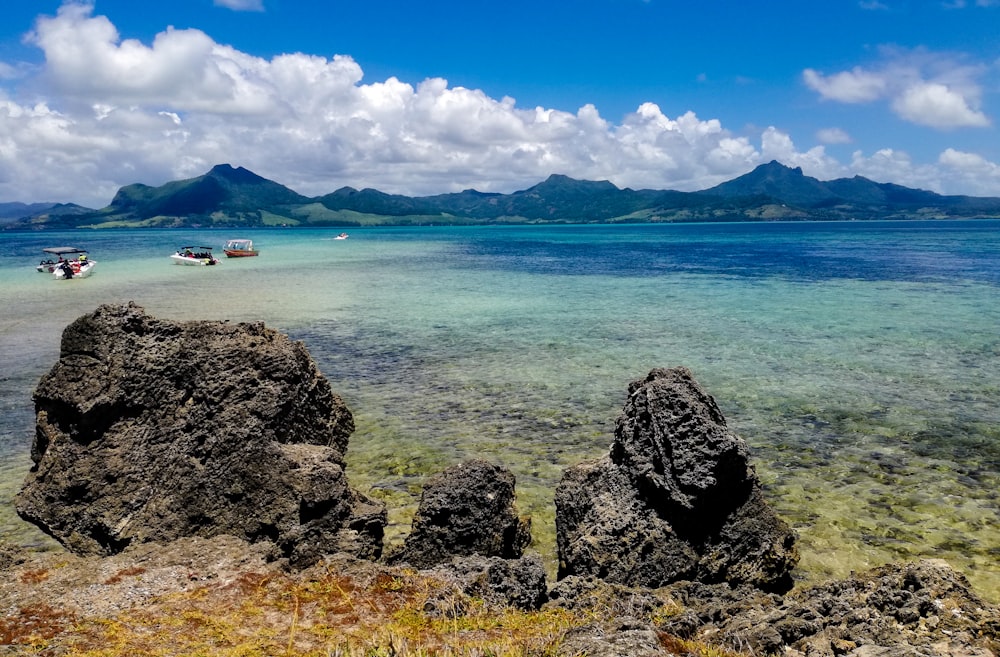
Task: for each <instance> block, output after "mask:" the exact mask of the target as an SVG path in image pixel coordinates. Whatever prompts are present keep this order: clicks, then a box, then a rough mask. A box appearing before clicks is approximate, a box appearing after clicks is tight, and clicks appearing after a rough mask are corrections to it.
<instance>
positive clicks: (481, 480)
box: [390, 459, 531, 568]
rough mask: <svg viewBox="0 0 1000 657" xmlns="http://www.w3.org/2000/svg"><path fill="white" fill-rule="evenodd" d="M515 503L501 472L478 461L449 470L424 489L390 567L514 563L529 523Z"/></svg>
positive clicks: (508, 476)
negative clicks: (470, 560)
mask: <svg viewBox="0 0 1000 657" xmlns="http://www.w3.org/2000/svg"><path fill="white" fill-rule="evenodd" d="M514 502H515V494H514V475H513V474H512V473H511V472H510V471H509V470H507V469H506V468H504V467H501V466H498V465H494V464H492V463H489V462H488V461H484V460H481V459H474V460H471V461H466V462H464V463H459V464H458V465H455V466H452V467H450V468H448V469H447V470H445V471H444V472H442V473H440V474H438V475H436V476H434V477H431V478H430V479H429V480H428V481H427V483H426V484H425V485H424V489H423V492H422V493H421V495H420V505H419V507H418V508H417V512H416V514H415V515H414V517H413V523H412V529H411V531H410V534H409V535H408V536H407V537H406V539H405V540H404V543H403V548H402V550H400V551H399V552H398V553H396V554H395V555H393V556H392V557H391V558H390V561H391V562H393V563H400V562H405V563H409V564H410V565H412V566H414V567H416V568H430V567H432V566H436V565H439V564H443V563H447V562H450V561H451V560H452V558H453V557H461V556H471V555H479V556H483V557H500V558H503V559H518V558H520V557H521V556H522V555H523V553H524V548H525V547H527V545H528V544H529V543H530V542H531V523H530V521H529V520H527V519H522V518H520V517H519V516H518V513H517V508H516V506H515V503H514Z"/></svg>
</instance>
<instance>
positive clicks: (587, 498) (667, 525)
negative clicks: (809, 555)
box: [556, 368, 798, 591]
mask: <svg viewBox="0 0 1000 657" xmlns="http://www.w3.org/2000/svg"><path fill="white" fill-rule="evenodd" d="M556 531H557V536H556V540H557V547H558V551H559V577H560V578H563V577H566V576H569V575H592V576H596V577H598V578H601V579H604V580H606V581H609V582H615V583H619V584H626V585H629V586H647V587H654V588H655V587H658V586H662V585H664V584H667V583H669V582H673V581H679V580H686V579H694V580H699V581H704V582H730V583H733V584H741V583H746V584H751V585H753V586H756V587H759V588H761V589H764V590H776V591H783V590H787V589H788V588H790V587H791V584H792V582H791V575H790V573H791V570H792V568H793V567H794V565H795V564H796V563H797V562H798V553H797V551H796V549H795V545H794V543H795V539H794V535H793V533H792V532H791V530H790V529H789V527H788V526H787V525H786V524H785V523H784V522H783V521H782V520H781V519H779V518H778V517H777V516H776V515H775V514H774V512H773V511H772V510H771V509H770V507H768V505H767V503H766V502H765V501H764V498H763V496H762V494H761V487H760V482H759V480H758V479H757V476H756V473H755V472H754V469H753V467H752V466H751V465H750V463H749V459H748V448H747V445H746V443H745V442H744V441H743V439H741V438H740V437H739V436H737V435H735V434H734V433H732V432H731V431H729V429H728V428H727V427H726V421H725V418H724V417H723V416H722V413H721V411H720V410H719V408H718V406H717V405H716V403H715V400H714V399H712V397H711V396H710V395H708V394H706V393H705V392H704V391H703V390H702V389H701V388H700V387H699V386H698V384H697V382H696V381H695V380H694V378H693V376H692V374H691V372H690V371H688V370H687V369H684V368H676V369H655V370H653V371H651V372H650V373H649V375H648V376H647V377H646V378H645V379H643V380H639V381H634V382H632V383H631V384H630V385H629V388H628V400H627V402H626V403H625V407H624V409H623V410H622V413H621V415H620V416H619V417H618V420H617V424H616V428H615V439H614V443H613V444H612V447H611V453H610V455H609V456H607V457H605V458H603V459H600V460H598V461H592V462H588V463H583V464H580V465H578V466H575V467H572V468H569V469H567V470H566V472H565V473H564V474H563V478H562V481H561V482H560V484H559V487H558V489H557V491H556Z"/></svg>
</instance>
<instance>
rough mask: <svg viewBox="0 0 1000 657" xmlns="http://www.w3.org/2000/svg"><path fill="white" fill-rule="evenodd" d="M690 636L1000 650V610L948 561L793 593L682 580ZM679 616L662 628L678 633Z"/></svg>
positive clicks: (909, 651) (860, 654) (979, 652)
mask: <svg viewBox="0 0 1000 657" xmlns="http://www.w3.org/2000/svg"><path fill="white" fill-rule="evenodd" d="M670 591H671V592H672V593H673V594H674V595H675V596H677V598H678V599H680V600H681V601H682V602H683V604H684V608H685V610H686V611H685V614H684V621H685V625H687V626H690V624H691V620H692V618H694V619H695V624H696V627H695V628H694V629H693V630H691V629H690V628H688V629H689V634H690V635H692V636H694V637H704V638H706V639H708V640H710V641H712V642H713V643H717V644H720V645H721V646H722V647H725V648H728V649H738V650H740V651H744V652H750V653H753V654H781V653H784V654H787V655H799V656H803V655H817V656H818V655H828V656H829V657H834V656H835V655H836V656H841V655H847V656H849V657H870V656H875V655H928V656H934V655H940V656H942V657H945V656H948V657H957V656H959V655H961V656H965V657H974V656H980V657H992V656H993V655H996V654H1000V609H998V608H997V607H996V606H995V605H991V604H989V603H987V602H986V601H984V600H982V599H981V598H980V597H979V596H977V595H976V594H975V593H974V592H973V591H972V588H971V586H970V585H969V582H968V580H967V579H966V578H965V577H964V576H963V575H961V574H960V573H958V572H956V571H955V570H953V569H952V568H951V567H950V566H949V565H948V564H947V563H946V562H944V561H941V560H935V559H927V560H923V561H918V562H914V563H901V564H888V565H885V566H881V567H878V568H875V569H873V570H871V571H868V572H865V573H860V574H854V575H852V576H851V577H848V578H846V579H841V580H834V581H831V582H828V583H826V584H821V585H818V586H813V587H809V588H805V589H801V590H799V589H796V590H795V591H792V592H791V593H789V594H788V595H786V596H785V597H784V598H780V597H777V596H770V597H768V596H763V595H758V596H753V595H748V594H747V591H746V590H742V591H740V590H733V589H731V588H730V587H728V586H726V585H715V586H711V585H702V584H696V583H685V584H677V585H673V586H671V587H670ZM674 625H675V619H668V620H667V621H665V622H663V623H661V625H660V627H659V629H660V630H661V631H664V632H667V633H671V634H673V633H674Z"/></svg>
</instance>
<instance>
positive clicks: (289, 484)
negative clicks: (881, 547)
mask: <svg viewBox="0 0 1000 657" xmlns="http://www.w3.org/2000/svg"><path fill="white" fill-rule="evenodd" d="M34 399H35V406H36V418H37V430H36V438H35V441H34V444H33V446H32V460H33V461H34V463H35V466H34V467H33V468H32V471H31V473H30V474H29V475H28V477H27V479H26V481H25V484H24V487H23V489H22V491H21V493H20V494H19V495H18V496H17V499H16V502H15V504H16V508H17V511H18V513H19V515H21V517H22V518H25V519H26V520H29V521H30V522H33V523H35V524H36V525H38V526H39V527H40V528H41V529H42V530H43V531H45V532H46V533H48V534H49V535H50V536H52V537H53V538H55V539H56V540H57V541H59V543H61V544H62V545H63V547H64V548H65V549H66V552H65V553H62V552H60V553H31V552H25V551H23V550H19V549H17V548H14V547H11V546H4V547H0V570H2V571H4V573H5V577H4V580H5V581H4V583H3V584H2V585H0V614H3V615H2V616H0V634H2V637H0V638H2V639H3V643H4V644H7V645H8V646H9V647H10V649H11V650H13V651H14V653H12V654H17V651H18V650H20V649H22V648H26V647H27V646H30V645H35V646H36V647H39V646H41V647H42V648H43V649H45V650H47V651H49V652H48V654H70V652H71V648H72V647H73V645H74V640H75V639H74V635H75V634H76V633H78V632H77V629H75V628H79V627H81V625H80V623H81V619H91V620H93V619H114V618H119V617H121V616H122V615H127V614H131V613H135V610H138V609H150V608H157V607H158V606H162V604H163V602H162V601H163V600H165V599H171V596H175V598H176V596H187V595H190V596H194V595H199V596H204V595H209V594H210V595H216V596H222V598H225V596H226V595H227V592H229V593H231V594H233V595H235V594H236V593H237V592H238V590H239V587H238V586H236V584H237V583H239V582H246V581H247V579H246V578H247V577H248V576H250V575H253V577H254V578H264V579H266V580H267V581H271V582H274V581H283V582H286V583H287V584H288V585H289V586H297V587H306V588H308V587H310V586H312V587H315V585H316V583H317V582H318V581H321V580H323V578H325V577H326V578H328V577H329V576H330V573H332V572H336V573H338V575H339V576H344V577H351V578H353V579H351V580H350V581H351V582H352V584H351V586H352V587H353V588H352V590H353V591H355V594H356V595H358V596H361V597H363V595H364V592H366V591H367V592H371V591H372V590H373V589H372V586H375V588H378V586H381V585H382V584H384V583H385V582H398V584H397V585H396V586H397V587H398V588H399V589H400V590H402V589H404V588H407V587H413V586H414V584H413V582H416V581H418V580H419V581H421V582H433V584H422V585H421V586H420V587H419V595H417V594H416V593H414V595H413V596H411V597H410V598H407V600H408V604H414V605H417V607H416V608H419V609H420V610H421V611H420V613H421V614H423V615H424V616H425V617H427V618H435V617H439V616H442V615H443V616H445V617H448V618H451V619H452V621H453V622H454V623H455V626H456V627H457V619H458V618H462V619H466V620H468V619H469V618H471V617H472V616H473V615H474V614H483V613H486V614H493V615H500V614H505V613H519V614H522V615H523V618H525V619H527V618H531V619H537V618H540V616H538V615H539V614H543V615H545V614H547V616H545V618H551V617H556V616H558V617H559V618H560V619H561V621H560V623H559V624H558V625H557V626H555V627H553V628H551V629H550V630H548V634H549V635H550V636H548V637H547V638H543V639H540V641H541V643H540V644H539V645H541V646H544V648H532V649H531V650H526V651H522V652H521V653H518V654H525V653H526V654H559V655H584V654H586V655H660V654H662V655H666V654H688V653H695V652H698V651H699V650H701V651H702V653H703V654H704V653H705V650H708V647H709V646H715V647H717V648H718V649H722V650H726V651H733V652H742V653H747V654H774V653H779V652H784V653H788V654H803V655H810V656H812V655H817V656H825V655H838V656H839V655H851V656H854V657H867V656H869V655H874V654H878V655H896V654H900V655H902V654H907V655H909V654H920V655H996V654H997V653H998V649H1000V610H998V609H997V608H996V607H995V606H993V605H991V604H989V603H987V602H986V601H984V600H982V599H980V598H979V597H978V596H976V594H975V593H974V592H973V591H972V589H971V587H970V585H969V583H968V581H967V580H966V579H965V578H964V577H963V576H962V575H961V574H960V573H957V572H955V571H954V570H953V569H951V568H950V567H949V566H948V565H947V564H946V563H944V562H942V561H934V560H925V561H920V562H916V563H902V564H891V565H887V566H883V567H881V568H877V569H874V570H872V571H869V572H866V573H857V574H854V575H852V576H851V577H850V578H847V579H843V580H837V581H833V582H829V583H826V584H822V585H819V586H813V587H809V588H802V589H796V588H795V587H794V585H793V578H792V574H793V572H794V568H795V565H796V563H797V562H798V552H797V549H796V547H795V536H794V533H793V532H792V530H791V529H790V528H789V527H788V525H787V524H786V523H785V522H784V521H783V520H782V519H781V518H779V517H778V516H777V515H776V514H775V513H774V511H773V510H772V509H771V508H770V506H769V505H768V504H767V501H766V499H765V496H764V493H763V491H762V488H761V485H760V482H759V480H758V478H757V476H756V472H755V470H754V468H753V465H752V463H751V462H750V457H749V449H748V447H747V445H746V443H745V442H744V441H743V440H742V438H740V437H739V436H738V435H736V434H734V433H733V432H731V431H730V430H729V429H728V428H727V427H726V422H725V418H724V417H723V415H722V413H721V411H720V410H719V408H718V406H717V405H716V403H715V400H714V399H712V397H711V395H709V394H708V393H707V392H706V391H704V390H703V389H702V388H701V387H700V386H699V385H698V383H697V382H696V381H695V379H694V376H693V375H692V373H691V372H690V371H688V370H686V369H684V368H673V369H654V370H651V371H650V372H649V374H648V375H647V376H646V377H644V378H643V379H640V380H637V381H634V382H632V383H631V384H630V385H629V387H628V398H627V401H626V403H625V406H624V408H623V410H622V412H621V414H620V416H619V418H618V420H617V422H616V428H615V434H614V437H613V440H612V442H611V448H610V450H609V453H608V454H607V455H606V456H605V457H603V458H601V459H598V460H595V461H590V462H586V463H581V464H578V465H576V466H573V467H570V468H568V469H567V470H566V471H565V473H564V475H563V478H562V481H561V482H560V484H559V487H558V489H557V490H556V492H555V503H556V525H557V549H558V558H559V564H558V573H557V575H556V581H555V582H549V581H548V579H547V577H546V572H545V568H544V566H543V564H542V561H541V559H540V557H539V556H538V555H537V554H535V553H533V552H532V551H531V550H530V549H528V548H529V546H530V543H531V529H530V519H528V518H523V517H521V516H520V515H519V513H518V511H517V507H516V491H515V481H514V477H513V475H512V474H511V473H510V472H509V471H508V470H507V469H506V468H504V467H503V466H502V464H494V463H489V462H486V461H482V460H474V461H468V462H465V463H460V464H456V465H454V466H452V467H450V468H448V469H447V470H445V471H444V472H442V473H440V474H439V475H438V476H436V477H433V478H431V479H429V480H428V481H427V483H426V485H425V487H424V490H423V494H422V496H421V500H420V505H419V508H418V510H417V512H416V514H415V516H414V518H413V522H412V528H411V531H410V533H409V534H408V535H407V536H406V539H405V541H404V542H403V544H402V545H401V546H397V547H395V548H393V549H389V550H387V551H386V553H385V554H383V544H382V537H383V531H384V527H385V524H386V509H385V507H384V505H382V504H381V503H380V502H378V501H375V500H372V499H369V498H368V497H366V496H365V495H363V494H362V493H360V492H358V491H355V490H353V489H352V488H350V486H349V484H348V480H347V475H346V467H347V460H346V458H345V456H346V453H347V445H348V438H349V436H350V434H351V432H352V431H353V428H354V425H353V418H352V416H351V413H350V410H349V409H347V407H346V406H345V405H344V403H343V401H342V400H341V398H340V397H339V396H338V395H337V394H336V393H335V392H334V391H332V390H331V389H330V386H329V384H328V382H327V381H326V380H325V379H324V378H323V377H322V375H321V374H320V373H319V371H318V369H317V368H316V366H315V363H314V362H313V361H312V359H311V357H310V356H309V354H308V352H307V351H306V349H305V347H304V345H302V344H301V343H297V342H294V341H291V340H289V339H288V338H287V337H286V336H284V335H282V334H280V333H278V332H275V331H273V330H270V329H267V328H266V327H264V326H263V325H262V324H259V323H257V324H230V323H227V322H186V323H175V322H169V321H164V320H160V319H157V318H154V317H151V316H149V315H147V314H146V313H145V311H144V310H143V309H142V308H141V307H139V306H137V305H135V304H133V303H129V304H124V305H117V306H115V305H106V306H101V307H100V308H98V309H97V310H96V311H94V312H93V313H91V314H89V315H86V316H84V317H81V318H80V319H78V320H77V321H75V322H74V323H72V324H71V325H70V326H69V327H67V329H66V330H65V332H64V334H63V341H62V345H61V355H60V360H59V362H58V363H57V364H56V365H55V367H53V369H52V370H51V371H50V372H49V373H48V374H47V375H45V376H44V377H43V378H42V380H41V382H40V383H39V386H38V388H37V389H36V391H35V396H34ZM255 581H263V580H255ZM323 581H325V580H323ZM345 581H346V580H345ZM379 582H381V583H382V584H378V583H379ZM372 583H376V585H373V584H372ZM338 586H340V585H338ZM234 587H236V588H234ZM379 590H381V589H379ZM414 590H416V589H414ZM175 598H174V599H175ZM222 598H220V599H222ZM444 599H447V600H449V601H450V602H449V606H448V607H447V609H445V608H443V607H441V604H440V602H441V601H442V600H444ZM296 600H298V598H296ZM456 601H460V604H459V603H457V602H456ZM369 605H370V606H371V608H372V609H375V605H373V604H371V603H369ZM39 609H45V610H48V611H47V612H46V613H45V614H41V615H39V614H38V613H37V610H39ZM474 610H476V611H474ZM314 612H315V610H313V612H310V613H314ZM171 613H174V614H175V613H176V610H175V611H174V612H171ZM373 618H374V615H373ZM161 620H162V619H161ZM362 620H363V619H359V620H358V623H361V622H362ZM312 621H313V622H312V624H311V625H312V626H315V627H321V626H323V621H322V619H320V618H319V617H318V616H317V617H315V618H313V619H312ZM296 622H297V623H301V622H305V617H302V618H301V619H300V618H299V615H298V612H296ZM387 622H388V621H387ZM525 622H527V621H525ZM102 627H103V626H102ZM32 632H34V633H32ZM527 632H528V630H527V629H524V628H522V630H521V633H522V634H525V633H527ZM302 636H304V633H302V632H300V634H299V637H300V638H299V640H300V641H301V642H303V645H302V646H301V650H298V649H297V650H294V651H291V652H288V654H318V653H313V652H309V650H313V649H316V645H314V644H315V643H316V641H320V642H321V641H322V640H321V639H316V640H315V641H312V640H311V641H312V642H310V641H305V640H304V639H302V638H301V637H302ZM343 636H346V635H343ZM343 636H340V638H339V639H334V638H330V637H327V640H328V641H333V642H334V643H327V644H325V645H326V648H325V649H326V650H327V653H323V654H334V653H333V652H331V648H330V646H331V645H337V646H340V645H341V644H340V643H336V641H339V640H341V639H343ZM393 636H397V639H396V640H397V641H398V640H399V639H398V636H399V634H398V631H397V634H396V635H393ZM504 636H510V634H509V633H508V635H504ZM385 640H386V639H385V638H384V637H382V638H379V637H377V636H376V637H375V639H374V641H375V642H374V643H369V644H368V649H371V650H386V649H387V648H388V647H387V646H383V645H382V644H381V643H379V642H381V641H385ZM388 640H389V642H390V644H392V640H393V639H392V637H391V636H390V638H389V639H388ZM454 640H455V641H458V638H457V635H455V638H454ZM486 640H487V641H489V639H488V638H487V639H486ZM32 641H34V642H35V643H34V644H32V643H31V642H32ZM427 641H431V639H427ZM434 641H437V642H438V643H437V644H434V643H433V642H432V643H427V644H426V645H418V644H414V643H412V642H411V643H408V644H407V646H405V648H406V650H402V651H401V648H400V646H399V645H396V644H393V645H392V650H393V651H394V652H385V653H383V652H371V653H359V654H406V653H407V650H408V651H409V652H413V653H414V654H417V653H420V652H421V651H424V652H423V653H422V654H426V651H427V650H432V652H433V651H434V650H433V646H434V645H436V646H437V648H438V649H440V648H442V647H446V648H448V650H449V651H450V653H451V654H480V653H477V652H476V650H481V649H482V648H481V645H480V644H476V645H480V647H478V648H477V647H470V646H471V645H472V644H456V645H450V644H449V643H448V639H444V640H443V641H444V643H443V644H442V643H441V641H442V640H441V639H434ZM494 641H495V642H496V643H495V646H497V647H498V648H500V649H499V650H493V654H515V652H516V651H514V650H513V649H512V648H511V649H508V648H509V646H510V645H513V644H508V643H505V642H504V641H506V639H501V638H499V637H498V638H496V639H494ZM291 643H292V642H291V641H289V650H291ZM345 645H346V644H345ZM483 645H491V644H489V643H487V644H483ZM525 645H527V644H525ZM699 646H700V647H699ZM522 647H524V646H522ZM123 650H124V649H123ZM337 650H341V648H339V647H338V648H337ZM491 650H492V649H491ZM439 652H440V650H438V651H437V652H435V654H438V653H439ZM0 654H3V653H2V651H0ZM115 654H126V652H120V653H115ZM176 654H183V653H176ZM217 654H229V653H217ZM233 654H236V653H233ZM337 654H353V653H351V652H350V651H349V650H348V651H347V652H343V651H342V650H341V652H339V653H337ZM481 654H487V653H485V652H483V653H481Z"/></svg>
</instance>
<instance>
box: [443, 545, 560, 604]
mask: <svg viewBox="0 0 1000 657" xmlns="http://www.w3.org/2000/svg"><path fill="white" fill-rule="evenodd" d="M425 572H427V573H428V574H430V575H434V576H437V577H440V578H441V579H442V580H444V581H449V582H453V583H455V584H456V585H457V586H458V588H459V589H460V590H461V591H462V593H463V594H465V595H467V596H473V597H476V598H479V599H481V600H483V601H485V602H486V603H487V604H490V605H493V606H495V607H497V608H505V607H514V608H517V609H522V610H525V611H534V610H537V609H539V608H540V607H541V606H542V603H544V602H545V599H546V596H547V591H548V587H547V585H546V581H545V567H544V566H543V565H542V560H541V558H540V557H539V556H538V555H537V554H526V555H524V556H523V557H520V558H518V559H503V558H500V557H481V556H479V555H473V556H469V557H455V558H454V559H452V561H451V562H449V563H447V564H440V565H438V566H435V567H434V568H431V569H429V570H427V571H425ZM425 610H426V611H433V610H431V609H429V608H427V607H425Z"/></svg>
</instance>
